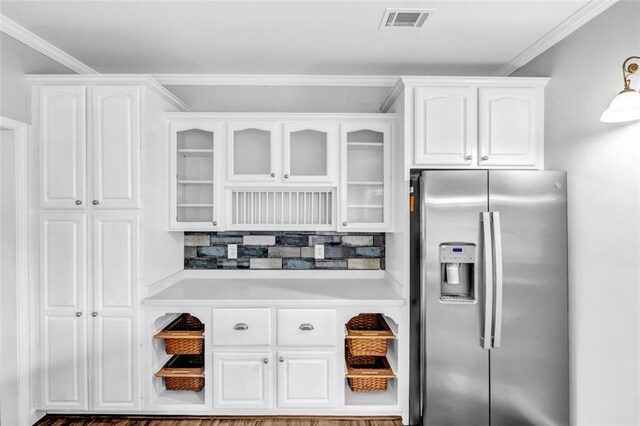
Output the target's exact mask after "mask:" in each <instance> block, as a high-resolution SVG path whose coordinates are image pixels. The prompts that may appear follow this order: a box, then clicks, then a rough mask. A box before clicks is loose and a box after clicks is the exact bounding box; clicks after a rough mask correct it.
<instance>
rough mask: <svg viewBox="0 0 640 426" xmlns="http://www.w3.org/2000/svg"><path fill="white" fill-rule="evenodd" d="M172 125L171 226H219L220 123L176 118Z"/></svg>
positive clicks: (191, 228)
mask: <svg viewBox="0 0 640 426" xmlns="http://www.w3.org/2000/svg"><path fill="white" fill-rule="evenodd" d="M169 129H170V140H171V157H172V158H171V173H170V175H171V180H172V182H171V194H170V197H171V199H170V201H171V206H172V214H171V217H170V220H171V221H170V223H171V229H175V230H185V229H187V230H194V231H195V230H203V231H205V230H216V229H219V227H220V225H219V217H220V216H219V215H220V202H219V200H220V197H219V192H220V191H219V185H220V176H221V174H220V158H219V157H220V155H219V152H220V151H219V148H218V136H219V134H220V131H219V129H220V125H219V124H218V123H211V122H207V123H204V122H203V123H187V122H184V123H183V122H173V123H170V126H169Z"/></svg>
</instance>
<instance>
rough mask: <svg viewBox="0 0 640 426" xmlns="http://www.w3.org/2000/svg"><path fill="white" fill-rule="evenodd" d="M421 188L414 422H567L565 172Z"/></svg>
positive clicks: (483, 176) (418, 182)
mask: <svg viewBox="0 0 640 426" xmlns="http://www.w3.org/2000/svg"><path fill="white" fill-rule="evenodd" d="M412 188H413V193H412V194H413V196H414V197H415V200H414V203H413V207H412V213H411V215H412V217H411V223H412V225H411V228H412V256H413V257H412V260H411V263H412V288H411V294H412V303H411V304H412V308H411V318H412V322H413V327H412V329H413V330H414V333H415V335H414V336H412V337H413V338H412V339H411V340H412V375H411V377H412V382H411V387H412V391H411V400H410V406H411V407H410V417H411V422H412V424H424V425H428V426H446V425H456V426H460V425H473V426H483V425H491V426H514V425H536V426H541V425H568V424H569V355H568V347H569V344H568V314H567V212H566V208H567V202H566V176H565V173H564V172H550V171H507V170H495V171H494V170H491V171H487V170H478V171H445V170H443V171H425V172H422V173H420V174H419V175H416V176H415V177H414V178H413V179H412Z"/></svg>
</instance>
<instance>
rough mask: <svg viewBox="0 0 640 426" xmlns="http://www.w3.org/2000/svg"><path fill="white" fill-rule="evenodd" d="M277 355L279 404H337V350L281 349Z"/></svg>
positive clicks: (298, 405)
mask: <svg viewBox="0 0 640 426" xmlns="http://www.w3.org/2000/svg"><path fill="white" fill-rule="evenodd" d="M278 357H279V358H278V359H279V362H278V406H279V407H330V406H333V405H334V402H335V401H334V399H335V398H334V394H335V391H334V389H335V386H334V385H335V380H336V377H335V374H334V370H335V354H334V352H329V351H325V352H321V351H304V352H302V351H300V352H298V351H280V352H278Z"/></svg>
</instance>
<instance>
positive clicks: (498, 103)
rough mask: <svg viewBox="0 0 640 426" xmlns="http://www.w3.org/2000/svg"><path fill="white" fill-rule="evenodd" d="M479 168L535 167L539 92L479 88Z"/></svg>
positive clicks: (521, 89)
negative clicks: (537, 94)
mask: <svg viewBox="0 0 640 426" xmlns="http://www.w3.org/2000/svg"><path fill="white" fill-rule="evenodd" d="M479 104H480V114H479V116H480V123H479V134H480V154H479V155H480V165H481V166H535V165H536V153H537V151H536V149H537V146H536V145H537V144H536V142H537V140H538V135H537V133H538V132H541V130H538V128H537V123H538V122H539V120H541V118H537V117H536V115H537V114H538V113H537V105H536V89H534V88H518V87H515V88H513V87H508V88H501V87H485V88H480V92H479Z"/></svg>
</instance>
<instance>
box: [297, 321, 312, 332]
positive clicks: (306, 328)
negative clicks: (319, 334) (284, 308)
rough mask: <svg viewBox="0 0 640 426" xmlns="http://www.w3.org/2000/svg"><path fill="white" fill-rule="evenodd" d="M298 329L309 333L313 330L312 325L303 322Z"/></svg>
mask: <svg viewBox="0 0 640 426" xmlns="http://www.w3.org/2000/svg"><path fill="white" fill-rule="evenodd" d="M298 328H300V330H302V331H311V330H313V324H309V323H307V322H305V323H304V324H300V327H298Z"/></svg>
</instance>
